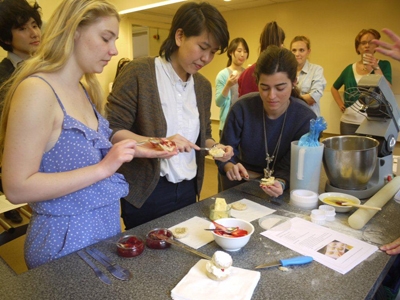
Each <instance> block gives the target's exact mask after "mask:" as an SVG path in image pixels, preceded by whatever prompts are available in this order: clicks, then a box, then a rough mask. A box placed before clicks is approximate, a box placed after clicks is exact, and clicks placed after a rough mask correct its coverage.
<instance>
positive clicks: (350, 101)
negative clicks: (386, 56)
mask: <svg viewBox="0 0 400 300" xmlns="http://www.w3.org/2000/svg"><path fill="white" fill-rule="evenodd" d="M380 37H381V35H380V34H379V32H378V31H376V30H375V29H363V30H361V31H360V32H359V33H358V34H357V36H356V39H355V48H356V52H357V54H359V55H360V59H359V60H358V61H357V62H355V63H353V64H350V65H348V66H347V67H346V68H345V69H344V70H343V71H342V73H341V74H340V76H339V77H338V79H336V81H335V82H334V84H333V86H332V88H331V92H332V96H333V98H334V99H335V101H336V103H337V105H338V106H339V108H340V110H341V111H342V112H343V115H342V117H341V118H340V134H342V135H348V134H354V133H355V132H356V130H357V128H358V126H360V124H361V123H362V121H363V120H364V118H365V114H364V115H363V114H362V113H361V112H360V111H359V109H358V108H360V106H361V104H360V103H359V102H358V98H359V93H358V92H357V90H356V89H355V88H356V87H357V85H358V82H359V81H360V79H361V78H362V77H363V76H365V75H368V74H377V75H383V76H385V78H386V80H387V81H388V83H389V85H390V84H391V83H392V68H391V66H390V62H388V61H386V60H379V59H378V58H376V57H375V56H374V53H375V48H376V47H377V45H375V44H373V43H371V42H372V40H374V39H376V40H379V39H380ZM343 85H344V101H343V99H342V97H341V95H340V94H339V89H340V88H341V87H342V86H343Z"/></svg>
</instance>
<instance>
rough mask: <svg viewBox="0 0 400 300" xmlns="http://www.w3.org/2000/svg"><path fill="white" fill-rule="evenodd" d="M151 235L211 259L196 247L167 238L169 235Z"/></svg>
mask: <svg viewBox="0 0 400 300" xmlns="http://www.w3.org/2000/svg"><path fill="white" fill-rule="evenodd" d="M153 236H155V237H156V238H158V239H159V240H163V241H166V242H167V243H169V244H171V245H175V246H178V247H180V248H183V249H185V250H186V251H189V252H191V253H193V254H196V255H198V256H200V257H202V258H205V259H208V260H211V257H209V256H208V255H205V254H203V253H201V252H200V251H197V250H196V249H193V248H192V247H189V246H186V245H185V244H183V243H181V242H177V241H175V240H173V239H171V238H169V237H167V236H165V235H162V234H157V233H154V234H153Z"/></svg>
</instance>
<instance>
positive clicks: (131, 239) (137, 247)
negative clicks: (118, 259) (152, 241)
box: [117, 235, 144, 257]
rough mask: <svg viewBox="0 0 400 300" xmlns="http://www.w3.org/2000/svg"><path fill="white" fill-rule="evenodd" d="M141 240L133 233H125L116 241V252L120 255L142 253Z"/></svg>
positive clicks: (127, 255) (132, 255)
mask: <svg viewBox="0 0 400 300" xmlns="http://www.w3.org/2000/svg"><path fill="white" fill-rule="evenodd" d="M143 250H144V243H143V241H142V240H141V239H140V238H138V237H137V236H134V235H125V236H123V237H122V238H120V239H119V240H118V242H117V253H118V255H119V256H122V257H135V256H138V255H140V254H142V252H143Z"/></svg>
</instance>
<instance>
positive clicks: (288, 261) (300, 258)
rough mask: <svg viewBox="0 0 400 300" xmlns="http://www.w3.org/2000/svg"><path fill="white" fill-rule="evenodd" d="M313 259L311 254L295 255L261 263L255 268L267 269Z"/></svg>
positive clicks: (301, 263)
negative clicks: (277, 260)
mask: <svg viewBox="0 0 400 300" xmlns="http://www.w3.org/2000/svg"><path fill="white" fill-rule="evenodd" d="M312 261H313V258H312V257H311V256H296V257H291V258H287V259H281V260H279V262H273V263H268V264H262V265H259V266H257V267H256V269H267V268H273V267H280V266H283V267H286V266H294V265H304V264H308V263H310V262H312Z"/></svg>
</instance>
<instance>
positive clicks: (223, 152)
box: [208, 147, 225, 157]
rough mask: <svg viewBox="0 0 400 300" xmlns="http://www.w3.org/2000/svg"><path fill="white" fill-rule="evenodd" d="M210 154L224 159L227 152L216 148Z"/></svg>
mask: <svg viewBox="0 0 400 300" xmlns="http://www.w3.org/2000/svg"><path fill="white" fill-rule="evenodd" d="M208 154H210V155H211V156H212V157H222V156H224V154H225V151H224V150H223V149H221V148H217V147H214V148H211V149H210V150H209V151H208Z"/></svg>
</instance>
